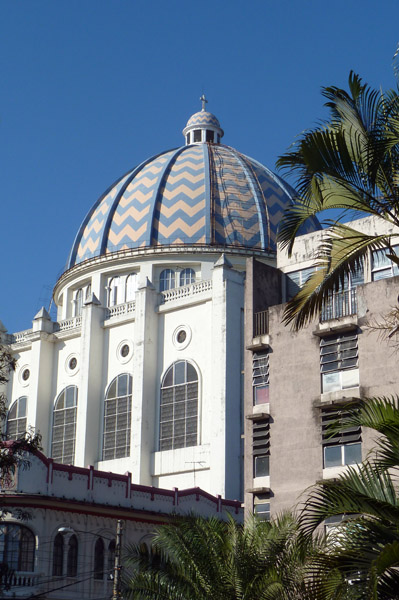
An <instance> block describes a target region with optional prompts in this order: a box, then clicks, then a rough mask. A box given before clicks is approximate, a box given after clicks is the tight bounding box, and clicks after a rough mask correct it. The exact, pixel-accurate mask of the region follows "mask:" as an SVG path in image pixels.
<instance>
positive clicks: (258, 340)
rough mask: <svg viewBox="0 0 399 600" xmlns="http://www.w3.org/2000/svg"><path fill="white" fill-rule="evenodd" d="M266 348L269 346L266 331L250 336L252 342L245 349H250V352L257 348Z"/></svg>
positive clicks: (268, 337)
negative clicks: (262, 333)
mask: <svg viewBox="0 0 399 600" xmlns="http://www.w3.org/2000/svg"><path fill="white" fill-rule="evenodd" d="M268 348H270V336H269V334H268V333H265V334H264V335H258V336H256V337H254V338H252V344H249V346H246V349H247V350H252V352H256V351H257V350H267V349H268Z"/></svg>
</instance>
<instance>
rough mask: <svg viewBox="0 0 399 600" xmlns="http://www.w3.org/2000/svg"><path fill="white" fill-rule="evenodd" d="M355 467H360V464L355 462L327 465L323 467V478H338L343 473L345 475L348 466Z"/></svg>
mask: <svg viewBox="0 0 399 600" xmlns="http://www.w3.org/2000/svg"><path fill="white" fill-rule="evenodd" d="M349 466H350V467H353V468H354V469H357V468H358V465H356V464H354V465H341V466H339V467H327V468H324V469H323V479H337V477H340V476H341V475H343V474H344V473H345V472H346V471H347V469H348V467H349Z"/></svg>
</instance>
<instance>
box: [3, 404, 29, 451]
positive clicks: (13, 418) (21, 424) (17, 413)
mask: <svg viewBox="0 0 399 600" xmlns="http://www.w3.org/2000/svg"><path fill="white" fill-rule="evenodd" d="M27 401H28V398H27V396H21V397H20V398H18V400H16V401H15V402H14V404H12V406H11V407H10V410H9V411H8V415H7V437H8V439H9V440H16V439H18V438H19V437H20V436H21V435H22V434H23V433H25V431H26V405H27Z"/></svg>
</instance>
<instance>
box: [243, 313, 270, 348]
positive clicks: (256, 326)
mask: <svg viewBox="0 0 399 600" xmlns="http://www.w3.org/2000/svg"><path fill="white" fill-rule="evenodd" d="M269 342H270V340H269V311H268V310H261V311H259V312H256V313H254V315H253V323H252V340H251V342H250V343H249V345H247V346H246V348H247V350H252V351H253V352H256V351H258V350H262V349H265V348H268V346H269Z"/></svg>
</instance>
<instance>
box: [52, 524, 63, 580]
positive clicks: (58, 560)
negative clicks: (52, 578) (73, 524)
mask: <svg viewBox="0 0 399 600" xmlns="http://www.w3.org/2000/svg"><path fill="white" fill-rule="evenodd" d="M63 571H64V536H63V535H62V533H57V535H56V536H55V539H54V545H53V575H57V576H61V575H62V574H63Z"/></svg>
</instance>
